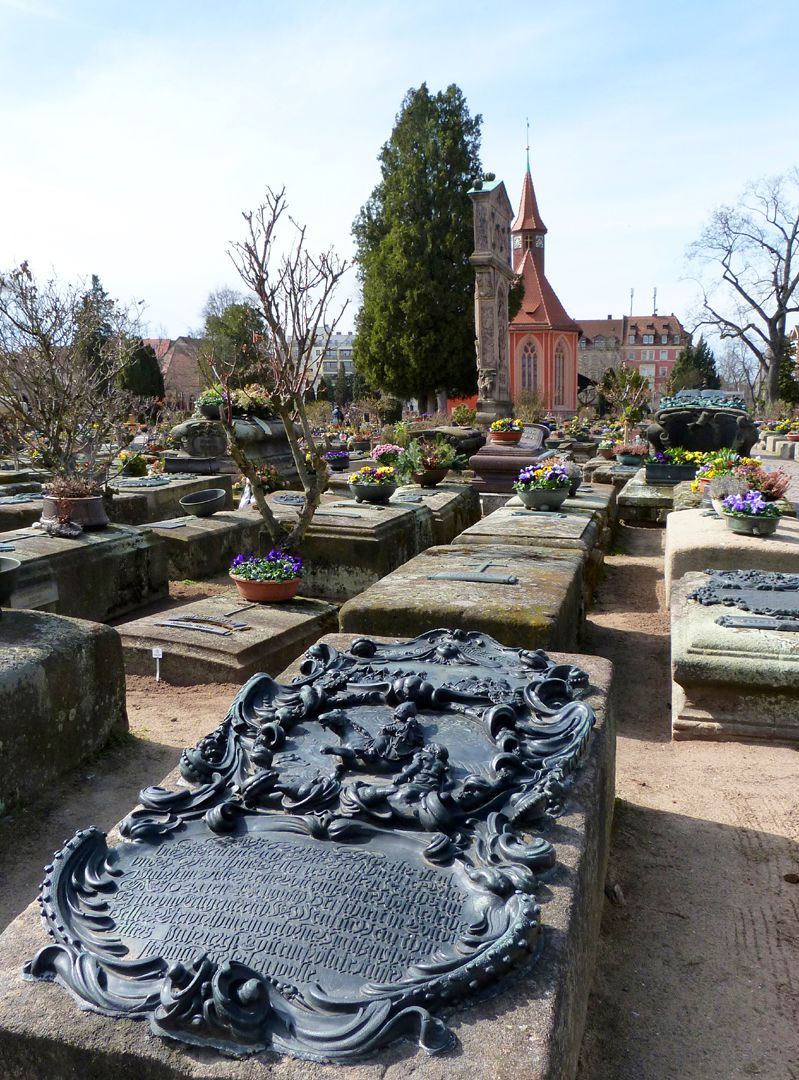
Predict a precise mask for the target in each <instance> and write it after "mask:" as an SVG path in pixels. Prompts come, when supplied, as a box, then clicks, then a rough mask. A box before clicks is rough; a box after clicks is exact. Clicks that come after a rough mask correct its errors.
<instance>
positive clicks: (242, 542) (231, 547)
mask: <svg viewBox="0 0 799 1080" xmlns="http://www.w3.org/2000/svg"><path fill="white" fill-rule="evenodd" d="M146 529H147V531H148V532H151V533H152V534H153V535H154V536H157V537H158V538H159V540H160V542H161V543H162V544H163V546H164V550H165V552H166V557H167V561H168V565H169V579H170V581H183V580H185V579H190V580H192V581H198V580H201V579H202V578H207V577H214V575H216V574H223V573H225V572H226V571H227V570H228V569H229V567H230V564H231V563H232V562H233V559H234V558H235V556H236V555H238V554H239V553H240V552H243V553H245V554H247V553H249V552H251V551H252V552H258V551H260V550H261V540H262V536H263V532H264V527H263V521H262V520H261V516H260V514H258V513H257V512H256V511H254V510H223V511H221V512H220V513H217V514H213V515H212V516H211V517H204V518H198V517H183V518H173V519H172V520H166V521H164V522H151V523H150V524H149V525H147V527H146Z"/></svg>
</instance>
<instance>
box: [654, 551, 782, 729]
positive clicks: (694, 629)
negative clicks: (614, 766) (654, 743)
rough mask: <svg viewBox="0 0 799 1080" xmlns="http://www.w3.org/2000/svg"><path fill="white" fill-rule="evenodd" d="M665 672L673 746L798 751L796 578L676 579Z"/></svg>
mask: <svg viewBox="0 0 799 1080" xmlns="http://www.w3.org/2000/svg"><path fill="white" fill-rule="evenodd" d="M774 585H776V588H771V587H770V586H774ZM694 597H697V598H696V599H694ZM700 601H703V602H700ZM671 671H672V736H673V738H675V739H719V740H726V739H747V740H750V739H756V740H765V741H768V742H786V741H787V742H792V743H799V575H783V574H779V573H774V572H769V571H761V570H747V571H737V570H734V571H720V572H718V573H716V574H713V575H708V574H704V573H687V574H685V575H683V576H682V577H681V578H680V579H679V580H678V581H675V582H674V583H673V585H672V594H671Z"/></svg>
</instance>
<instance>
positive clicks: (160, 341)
mask: <svg viewBox="0 0 799 1080" xmlns="http://www.w3.org/2000/svg"><path fill="white" fill-rule="evenodd" d="M144 344H145V345H152V347H153V351H154V352H155V358H156V360H162V359H163V358H164V356H165V355H166V351H167V349H168V348H169V346H170V345H171V344H172V339H171V338H165V337H146V338H145V339H144Z"/></svg>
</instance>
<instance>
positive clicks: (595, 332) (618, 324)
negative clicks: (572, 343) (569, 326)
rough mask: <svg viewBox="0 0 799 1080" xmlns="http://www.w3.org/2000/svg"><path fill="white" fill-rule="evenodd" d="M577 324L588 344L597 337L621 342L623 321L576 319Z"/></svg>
mask: <svg viewBox="0 0 799 1080" xmlns="http://www.w3.org/2000/svg"><path fill="white" fill-rule="evenodd" d="M578 323H579V326H580V329H581V330H582V332H583V337H585V338H586V339H587V340H588V341H589V342H590V341H594V340H595V339H596V338H598V337H603V338H610V337H615V338H617V339H618V340H619V341H621V336H622V328H623V324H624V320H623V319H578Z"/></svg>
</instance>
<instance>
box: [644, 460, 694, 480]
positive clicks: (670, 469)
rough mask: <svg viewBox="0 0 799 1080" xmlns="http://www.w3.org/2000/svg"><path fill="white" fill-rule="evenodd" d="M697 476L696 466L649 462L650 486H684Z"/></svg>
mask: <svg viewBox="0 0 799 1080" xmlns="http://www.w3.org/2000/svg"><path fill="white" fill-rule="evenodd" d="M695 476H696V465H673V464H672V463H671V462H670V461H647V463H646V482H647V483H648V484H682V483H684V482H685V481H686V480H693V478H694V477H695Z"/></svg>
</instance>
